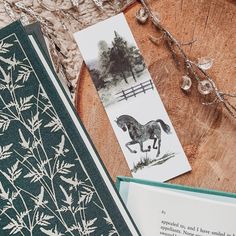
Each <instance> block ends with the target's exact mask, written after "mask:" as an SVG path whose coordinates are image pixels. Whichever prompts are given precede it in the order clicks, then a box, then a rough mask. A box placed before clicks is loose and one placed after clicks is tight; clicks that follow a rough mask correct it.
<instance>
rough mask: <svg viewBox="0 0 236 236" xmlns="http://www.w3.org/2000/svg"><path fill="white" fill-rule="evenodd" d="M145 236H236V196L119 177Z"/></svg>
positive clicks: (129, 204)
mask: <svg viewBox="0 0 236 236" xmlns="http://www.w3.org/2000/svg"><path fill="white" fill-rule="evenodd" d="M116 184H117V188H118V190H119V192H120V194H121V197H122V199H123V200H124V202H125V204H126V206H127V208H128V210H129V211H130V214H131V216H132V217H133V219H134V221H135V223H136V225H137V226H138V228H139V230H140V232H141V234H142V236H154V235H165V236H180V235H188V236H207V235H211V236H213V235H214V236H236V225H235V218H236V194H234V193H226V192H220V191H214V190H209V189H201V188H193V187H188V186H183V185H175V184H167V183H159V182H154V181H145V180H141V179H135V178H129V177H118V178H117V183H116Z"/></svg>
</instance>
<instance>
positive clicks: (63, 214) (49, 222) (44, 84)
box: [0, 22, 139, 236]
mask: <svg viewBox="0 0 236 236" xmlns="http://www.w3.org/2000/svg"><path fill="white" fill-rule="evenodd" d="M32 45H33V46H32ZM43 55H44V54H43V53H42V52H41V50H40V45H37V43H36V41H30V40H29V38H28V36H27V34H26V32H25V30H24V28H23V27H22V25H21V24H20V23H19V22H15V23H13V24H11V25H9V26H7V27H6V28H3V29H1V30H0V235H1V236H2V235H50V236H62V235H74V236H77V235H81V236H82V235H86V236H90V235H91V236H92V235H99V236H100V235H101V236H102V235H103V236H112V235H114V236H115V235H123V236H129V235H139V233H138V231H137V229H136V227H135V226H134V224H133V221H132V220H131V219H130V216H129V214H128V213H127V211H126V209H125V207H124V205H123V203H122V201H121V200H120V197H119V196H118V194H117V192H116V190H115V188H114V186H113V184H112V183H111V180H110V178H109V176H108V174H107V172H106V170H105V169H104V167H103V165H102V163H101V161H100V159H99V157H98V154H97V152H96V150H95V149H94V147H93V145H92V143H91V141H90V139H89V138H88V135H87V133H86V131H85V130H84V128H83V126H82V124H81V122H80V120H79V118H78V117H77V116H76V113H75V110H74V109H73V107H72V104H71V103H70V101H69V99H68V97H67V95H66V94H65V92H64V90H63V88H62V86H61V84H60V82H59V81H58V79H57V78H56V77H55V73H53V72H52V71H51V69H50V66H49V65H48V64H47V60H46V59H45V58H44V56H43Z"/></svg>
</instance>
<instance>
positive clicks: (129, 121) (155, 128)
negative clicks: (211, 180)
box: [115, 115, 171, 157]
mask: <svg viewBox="0 0 236 236" xmlns="http://www.w3.org/2000/svg"><path fill="white" fill-rule="evenodd" d="M115 122H116V123H117V125H118V126H119V127H120V128H121V129H122V130H123V131H124V132H125V131H127V129H128V131H129V136H130V138H131V139H132V141H130V142H128V143H126V145H125V146H126V147H127V148H128V149H129V151H130V152H131V153H137V151H136V150H132V149H131V148H130V147H129V146H130V145H134V144H137V143H138V144H139V145H140V150H141V151H142V152H149V151H150V150H151V146H148V149H144V148H143V142H145V141H147V140H148V139H152V140H154V141H153V147H152V148H153V149H158V150H157V155H156V156H157V157H158V156H159V154H160V148H161V127H162V129H163V130H164V131H165V132H166V133H167V134H170V133H171V131H170V126H169V125H167V124H166V123H165V122H164V121H163V120H161V119H158V120H152V121H149V122H148V123H147V124H145V125H142V124H140V123H139V122H138V121H137V120H136V119H134V118H133V117H132V116H129V115H122V116H120V117H119V118H117V120H116V121H115ZM160 126H161V127H160ZM157 141H158V147H157V146H156V143H157Z"/></svg>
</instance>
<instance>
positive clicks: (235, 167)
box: [76, 0, 236, 192]
mask: <svg viewBox="0 0 236 236" xmlns="http://www.w3.org/2000/svg"><path fill="white" fill-rule="evenodd" d="M149 2H150V3H151V6H152V8H153V9H154V11H156V12H158V13H159V15H160V18H161V21H162V24H163V25H165V27H166V28H167V29H168V30H169V31H170V32H172V34H173V35H174V36H176V38H177V39H178V40H179V41H181V42H189V41H192V40H194V39H196V40H197V41H196V42H195V43H194V44H192V45H186V46H184V50H185V51H186V53H187V54H188V55H189V56H190V58H192V59H193V60H197V59H198V58H201V57H210V58H213V59H214V65H213V67H212V68H211V69H210V70H209V73H210V74H211V75H212V77H213V78H214V79H215V81H216V83H217V85H218V86H219V87H220V88H222V90H224V91H225V92H231V93H236V79H235V70H236V57H235V55H236V17H235V15H236V4H235V1H226V0H212V1H208V0H189V1H184V0H176V1H173V0H165V1H154V0H153V1H151V0H150V1H149ZM139 7H140V5H139V4H135V5H133V6H132V7H131V8H129V9H128V10H127V12H126V13H125V15H126V18H127V20H128V23H129V25H130V27H131V30H132V32H133V34H134V37H135V39H136V41H137V44H138V46H139V48H140V50H141V52H142V54H143V56H144V58H145V61H146V64H147V66H148V68H149V70H150V72H151V75H152V78H153V79H154V83H155V85H156V87H157V90H158V92H159V94H160V96H161V98H162V100H163V102H164V104H165V107H166V109H167V112H168V114H169V116H170V118H171V120H172V122H173V125H174V127H175V129H176V132H177V134H178V137H179V139H180V141H181V143H182V145H183V148H184V150H185V152H186V155H187V156H188V159H189V161H190V163H191V165H192V168H193V170H192V172H190V173H188V174H184V175H182V176H180V177H178V178H175V179H173V180H172V181H171V182H172V183H178V184H185V185H191V186H196V187H206V188H213V189H217V190H224V191H231V192H236V181H235V179H236V145H235V143H236V120H233V119H232V118H231V117H230V116H229V115H228V114H227V112H226V111H225V110H224V109H223V108H222V107H221V105H218V106H217V105H214V106H204V105H202V104H201V102H202V100H201V98H200V97H199V95H198V93H197V92H196V84H194V88H193V89H192V91H191V93H190V94H189V95H186V94H184V93H183V92H182V91H181V89H180V81H181V76H182V75H183V72H181V71H178V70H177V69H176V66H175V64H174V62H173V60H172V57H171V55H170V52H169V51H168V50H167V49H166V48H165V46H164V45H162V44H161V45H160V46H156V45H154V44H153V43H152V42H150V41H149V40H148V35H153V36H155V37H158V36H160V34H159V33H158V32H157V31H156V29H155V28H154V26H153V25H152V24H151V22H150V21H149V22H148V23H147V24H145V25H139V24H138V23H137V21H136V19H135V17H134V16H135V13H136V11H137V9H138V8H139ZM235 103H236V99H235ZM76 107H77V110H78V113H79V115H80V117H81V119H82V121H83V123H84V125H85V127H86V128H87V130H88V133H89V134H90V136H91V138H92V140H93V142H94V144H95V146H96V148H97V150H98V152H99V154H100V156H101V158H102V160H103V162H104V164H105V166H106V167H107V169H108V172H109V173H110V175H111V176H112V178H113V180H115V179H116V176H118V175H126V176H127V175H130V171H129V169H128V166H127V164H126V161H125V158H124V156H123V153H122V151H121V149H120V147H119V144H118V142H117V140H116V138H115V135H114V133H113V130H112V128H111V125H110V123H109V120H108V118H107V116H106V113H105V111H104V108H103V106H102V104H101V102H100V99H99V97H98V95H97V92H96V90H95V87H94V85H93V83H92V80H91V78H90V76H89V73H88V71H87V69H86V67H85V66H84V67H83V70H82V73H81V78H80V83H79V85H78V88H77V99H76Z"/></svg>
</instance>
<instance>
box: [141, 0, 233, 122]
mask: <svg viewBox="0 0 236 236" xmlns="http://www.w3.org/2000/svg"><path fill="white" fill-rule="evenodd" d="M139 2H140V3H141V4H142V6H143V8H144V9H145V11H146V12H147V14H148V15H149V17H150V19H151V21H152V23H153V24H154V25H155V27H156V28H157V29H158V30H159V31H160V32H161V34H162V36H161V37H163V40H165V43H166V45H167V48H168V49H169V50H170V52H171V54H172V57H173V59H174V61H175V63H176V65H177V66H178V67H179V66H180V61H181V60H183V65H184V69H185V71H186V74H187V76H189V77H190V78H191V79H193V80H196V81H197V83H198V84H199V85H200V86H199V87H198V90H199V92H200V93H201V95H204V96H205V95H208V94H211V95H213V96H214V98H213V100H212V102H205V103H203V104H204V105H213V104H218V103H221V104H223V107H224V108H225V109H226V110H227V111H228V112H229V114H230V115H231V116H232V117H233V118H235V119H236V106H235V105H233V104H232V103H231V102H229V101H228V100H227V99H226V98H225V97H231V98H236V94H229V93H224V92H222V91H220V89H219V88H218V87H217V85H216V83H215V81H214V80H213V79H212V77H211V76H210V75H209V74H208V73H207V71H206V70H205V69H203V68H202V66H201V65H199V64H198V63H195V62H193V61H191V59H190V58H189V57H188V55H187V54H186V53H185V52H184V50H183V48H182V46H183V45H189V44H192V43H194V42H195V41H196V40H193V41H191V42H188V43H186V44H184V43H180V42H179V41H178V40H177V39H176V38H175V37H174V36H173V35H172V34H171V33H170V32H169V31H168V30H166V29H165V27H164V26H163V25H162V24H161V23H160V20H159V18H158V17H157V16H156V15H155V14H154V13H153V11H152V9H151V8H150V6H149V4H148V2H147V0H139ZM151 41H152V42H153V41H155V39H154V37H151ZM155 44H156V43H155ZM204 86H205V87H204ZM202 87H204V89H205V90H203V91H201V88H202Z"/></svg>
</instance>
